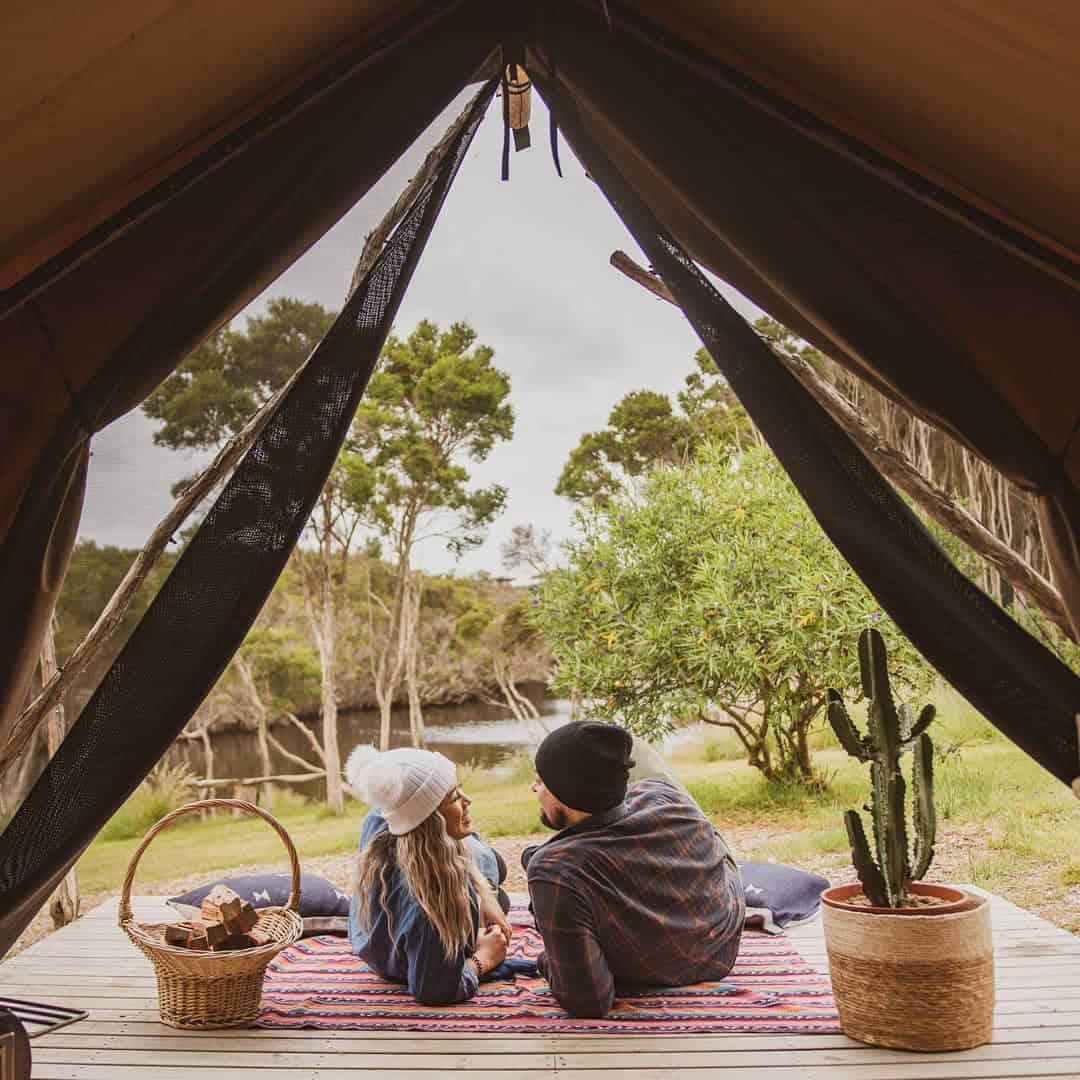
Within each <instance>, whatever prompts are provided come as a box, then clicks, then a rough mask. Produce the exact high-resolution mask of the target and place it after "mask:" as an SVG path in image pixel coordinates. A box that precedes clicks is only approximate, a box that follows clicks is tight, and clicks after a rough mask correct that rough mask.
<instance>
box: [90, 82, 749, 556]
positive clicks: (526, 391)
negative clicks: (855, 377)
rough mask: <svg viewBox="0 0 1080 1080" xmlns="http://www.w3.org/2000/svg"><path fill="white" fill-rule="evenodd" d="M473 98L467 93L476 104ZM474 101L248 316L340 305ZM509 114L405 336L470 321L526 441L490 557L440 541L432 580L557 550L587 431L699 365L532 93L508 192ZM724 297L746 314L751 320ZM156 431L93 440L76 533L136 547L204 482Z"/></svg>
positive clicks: (465, 184)
mask: <svg viewBox="0 0 1080 1080" xmlns="http://www.w3.org/2000/svg"><path fill="white" fill-rule="evenodd" d="M471 92H472V91H470V92H469V93H471ZM467 97H468V94H466V95H463V97H462V98H461V99H460V101H459V102H458V103H455V104H454V105H453V106H451V108H450V109H448V110H447V112H446V114H445V115H444V116H443V117H440V118H439V120H437V121H436V122H435V123H434V124H433V125H432V127H431V129H430V130H429V132H427V133H426V135H425V137H424V138H423V139H421V140H420V141H419V142H418V143H417V144H416V145H415V146H414V147H413V148H412V149H411V150H410V151H409V152H408V153H407V154H406V155H405V156H404V157H402V158H401V159H400V160H399V161H398V162H397V164H396V165H395V166H394V167H393V168H392V169H391V170H390V172H389V173H388V174H387V175H386V176H385V177H384V178H383V180H382V181H381V182H380V183H379V184H378V185H377V186H376V187H375V188H373V189H372V191H370V192H369V193H368V195H367V196H366V197H365V198H364V199H363V200H362V201H361V202H360V203H358V204H357V205H356V206H355V207H354V208H353V209H352V211H350V213H348V214H347V215H346V216H345V217H344V218H343V219H342V220H341V221H340V222H339V223H338V224H337V226H336V227H335V228H334V229H332V230H331V231H330V232H329V233H327V234H326V236H324V237H323V239H322V240H321V241H320V242H319V243H318V244H316V245H315V246H314V247H313V248H311V249H310V250H309V251H308V252H307V253H306V254H305V255H304V256H303V257H302V258H301V259H299V260H298V261H297V262H296V263H295V264H294V265H293V266H292V267H291V268H290V269H289V270H288V271H287V272H286V273H285V274H283V275H282V276H281V277H280V278H279V279H278V280H277V281H276V282H275V283H274V284H273V285H272V286H271V287H270V288H269V289H267V290H266V292H264V293H263V294H262V295H261V296H260V297H259V298H258V299H257V300H255V301H254V302H253V303H252V304H251V306H250V307H249V308H248V309H247V312H245V313H244V314H241V315H240V316H239V317H238V322H239V323H240V324H241V325H242V323H243V320H244V317H245V314H251V313H256V312H258V311H261V310H262V309H263V308H264V307H265V305H266V303H267V301H268V300H269V299H270V298H272V297H275V296H296V297H299V298H301V299H303V300H307V301H318V302H320V303H322V304H324V305H326V306H327V307H330V308H334V309H337V308H339V307H340V306H341V303H342V301H343V298H344V292H345V288H346V286H347V284H348V281H349V278H350V276H351V273H352V269H353V266H354V264H355V262H356V258H357V256H358V254H359V252H360V248H361V247H362V245H363V239H364V236H365V234H366V233H367V232H368V231H369V230H370V229H371V228H372V227H373V226H374V224H375V223H376V222H377V221H378V220H379V219H380V218H381V217H382V215H383V213H384V212H385V210H386V209H387V208H388V207H389V205H390V204H391V203H392V201H393V200H394V199H395V198H396V197H397V195H398V194H399V193H400V191H401V189H402V187H403V186H404V184H405V182H406V181H407V180H408V178H409V177H410V176H411V175H412V174H413V173H414V172H415V170H416V168H417V166H418V164H419V162H420V161H421V160H422V159H423V155H424V154H425V153H426V151H427V149H428V147H429V146H430V145H431V144H432V143H433V142H434V141H435V139H437V138H438V136H439V135H440V134H441V133H442V131H443V130H444V128H445V127H446V125H447V124H448V123H449V122H450V120H451V119H452V118H453V117H454V116H456V115H457V113H458V112H459V111H460V107H461V104H463V103H464V101H465V100H467ZM500 121H501V110H500V106H499V103H498V102H497V101H496V102H495V104H494V105H493V107H492V108H491V109H489V112H488V115H487V117H486V118H485V120H484V122H483V123H482V124H481V126H480V129H479V131H478V132H477V135H476V139H475V140H474V142H473V145H472V149H471V151H470V153H469V155H468V158H467V159H466V161H465V162H464V164H463V166H462V168H461V171H460V173H459V174H458V177H457V180H456V182H455V184H454V186H453V188H452V189H451V191H450V195H449V198H448V199H447V202H446V206H445V208H444V210H443V212H442V215H441V217H440V218H439V220H438V222H437V223H436V225H435V229H434V232H433V233H432V236H431V238H430V240H429V242H428V245H427V249H426V251H425V252H424V254H423V256H422V258H421V260H420V265H419V266H418V267H417V270H416V274H415V276H414V278H413V282H412V285H411V287H410V288H409V291H408V293H407V294H406V296H405V299H404V301H403V303H402V305H401V309H400V311H399V313H398V318H397V322H396V325H395V330H396V331H397V332H398V333H400V334H406V333H408V331H409V330H410V329H411V328H412V327H413V326H414V325H415V324H416V323H417V322H418V321H419V320H420V319H422V318H429V319H434V320H435V321H436V322H437V323H439V324H440V325H443V326H445V325H447V324H449V323H450V322H452V321H453V320H455V319H464V320H466V321H467V322H469V323H471V324H472V325H473V327H475V329H476V331H477V333H478V335H479V340H480V341H481V342H483V343H485V344H488V345H490V346H492V347H493V348H494V350H495V363H496V364H497V365H498V366H499V367H501V368H502V369H503V370H505V371H507V372H509V374H510V377H511V385H512V393H511V400H512V402H513V406H514V411H515V414H516V425H515V432H514V438H513V440H512V441H511V442H509V443H506V444H503V445H500V446H498V447H497V448H496V449H495V450H494V452H493V453H492V454H491V456H490V458H489V459H488V460H487V462H485V463H484V464H483V465H480V466H477V467H475V471H474V476H475V479H476V481H477V482H478V483H483V484H490V483H496V482H497V483H501V484H504V485H506V486H507V487H508V488H509V492H510V498H509V505H508V507H507V510H506V512H505V513H504V514H503V515H502V517H501V518H500V519H498V520H497V521H496V522H495V524H494V526H493V527H492V528H491V530H490V531H489V534H488V538H487V540H486V542H485V543H484V545H483V546H482V547H480V548H478V549H476V550H475V551H472V552H470V553H468V554H467V555H465V556H464V557H463V558H462V559H461V560H460V561H456V562H455V560H454V559H453V557H452V556H451V555H449V554H448V553H447V552H446V550H445V547H444V546H442V545H441V544H438V543H436V542H433V541H432V542H428V543H426V544H425V545H423V548H422V550H420V551H418V553H417V560H416V561H417V565H419V566H422V567H423V568H424V569H427V570H432V571H451V570H454V571H456V572H457V573H461V574H469V573H473V572H475V571H477V570H489V571H491V572H501V567H500V560H499V547H500V545H501V543H502V542H503V541H504V540H505V539H506V538H507V537H508V536H509V533H510V529H511V526H513V525H516V524H523V523H532V524H534V525H536V526H537V527H538V528H546V529H550V530H551V533H552V535H553V536H554V537H555V538H556V539H557V540H558V539H563V538H565V537H566V536H567V535H568V534H569V532H570V528H571V513H572V506H571V504H570V503H569V502H567V500H565V499H561V498H559V497H557V496H556V495H555V494H554V488H555V483H556V481H557V479H558V476H559V472H560V471H561V469H562V466H563V464H564V463H565V461H566V458H567V455H568V454H569V453H570V451H571V450H572V449H573V447H574V446H575V445H576V444H577V442H578V439H579V438H580V437H581V435H582V433H583V432H586V431H594V430H596V429H598V428H601V427H603V426H604V425H605V423H606V420H607V416H608V413H609V412H610V410H611V407H612V406H613V405H614V404H615V402H616V401H618V400H619V398H621V397H622V395H623V394H625V393H626V392H627V391H629V390H634V389H641V388H648V389H653V390H659V391H662V392H665V393H669V394H670V393H674V392H675V391H676V390H677V389H679V388H680V387H681V385H682V380H683V378H684V376H685V375H686V374H688V373H689V372H690V370H691V369H692V366H693V359H692V358H693V354H694V352H695V350H696V349H697V348H698V341H697V338H696V336H695V335H694V333H693V331H692V330H691V328H690V326H689V325H688V324H687V323H686V321H685V319H684V318H683V317H682V315H681V314H680V313H679V312H678V311H676V310H675V309H674V308H672V307H671V306H670V305H668V304H665V303H663V302H662V301H660V300H656V299H654V298H652V297H650V296H649V295H648V294H647V293H646V292H645V291H644V290H643V289H641V287H640V286H638V285H635V284H634V283H632V282H630V281H628V280H627V279H626V278H624V277H623V276H622V275H621V274H619V273H618V272H617V271H615V270H613V269H612V268H611V267H610V266H609V265H608V258H609V256H610V255H611V253H612V251H614V250H615V249H616V248H622V249H623V250H625V251H627V252H629V253H630V254H632V255H633V256H634V257H635V258H636V259H638V261H639V262H644V261H645V260H644V259H643V257H642V256H641V255H640V252H639V251H638V249H637V247H636V245H635V244H634V242H633V240H632V239H631V238H630V235H629V233H628V232H627V230H626V229H625V228H624V226H623V225H622V223H621V222H620V221H619V219H618V218H617V217H616V216H615V213H614V211H612V210H611V208H610V207H609V206H608V204H607V202H606V201H605V199H604V197H603V196H602V195H601V194H600V192H599V190H598V189H597V187H596V186H595V185H594V184H593V183H592V182H591V181H590V180H588V179H587V178H586V177H585V175H584V172H583V170H582V168H581V166H580V165H579V164H578V162H577V161H576V160H575V159H574V157H573V155H572V154H571V153H570V151H569V149H568V148H566V147H565V144H564V147H563V151H562V154H561V158H562V166H563V173H564V178H563V179H561V180H560V179H559V178H558V176H556V174H555V170H554V166H553V164H552V161H551V155H550V152H549V150H548V146H547V113H546V111H545V110H544V108H543V104H542V103H541V102H540V101H539V100H538V99H537V95H536V94H534V95H533V115H532V124H531V128H532V136H533V143H534V145H533V147H532V148H531V149H529V150H526V151H523V152H521V153H518V154H515V155H513V157H512V159H511V163H510V165H511V179H510V182H509V183H503V182H501V181H500V179H499V165H500V153H501V147H502V126H501V122H500ZM728 295H729V296H730V297H731V298H732V299H733V300H734V301H735V302H736V304H737V306H738V307H739V308H740V309H741V310H742V311H743V312H744V313H746V314H751V315H752V314H753V313H754V311H753V308H752V306H751V305H750V304H748V303H747V302H746V301H744V300H742V299H741V298H739V297H738V296H737V294H735V293H733V292H731V291H728ZM152 432H153V426H152V422H151V421H150V420H148V419H147V418H146V417H145V416H144V415H143V414H142V412H141V411H140V410H135V411H134V412H132V413H129V414H128V415H127V416H125V417H123V418H121V419H120V420H118V421H117V422H116V423H114V424H113V425H112V426H110V427H109V428H107V429H106V430H105V431H103V432H102V433H101V434H100V435H98V436H97V438H96V439H95V441H94V445H93V457H92V460H91V467H90V479H89V489H88V492H87V498H86V506H85V509H84V512H83V518H82V527H81V531H80V535H81V537H83V538H89V539H93V540H95V541H97V542H98V543H100V544H119V545H123V546H126V547H140V546H142V544H143V543H144V542H145V540H146V538H147V536H148V534H149V533H150V531H151V529H152V528H153V526H154V525H155V524H156V522H157V521H158V520H159V519H160V518H161V517H162V516H163V515H164V513H165V512H166V511H167V509H168V507H169V505H170V502H171V500H170V496H169V488H170V486H171V484H172V483H173V482H175V481H176V480H178V479H180V478H181V477H183V476H188V475H190V474H191V473H192V472H193V471H195V468H196V465H197V463H198V461H199V460H200V459H199V458H198V457H196V456H194V455H188V454H183V453H177V452H174V451H169V450H164V449H160V448H158V447H155V446H154V444H153V441H152Z"/></svg>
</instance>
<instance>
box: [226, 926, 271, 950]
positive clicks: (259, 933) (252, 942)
mask: <svg viewBox="0 0 1080 1080" xmlns="http://www.w3.org/2000/svg"><path fill="white" fill-rule="evenodd" d="M271 941H273V938H272V937H271V936H270V935H269V934H268V933H267V932H266V931H265V930H248V931H247V933H244V934H230V935H229V936H228V937H227V938H226V939H225V940H224V941H223V942H222V943H221V944H220V945H218V946H217V949H216V950H215V951H218V952H220V951H222V950H224V949H257V948H259V947H260V946H262V945H269V944H270V942H271Z"/></svg>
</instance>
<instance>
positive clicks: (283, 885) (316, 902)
mask: <svg viewBox="0 0 1080 1080" xmlns="http://www.w3.org/2000/svg"><path fill="white" fill-rule="evenodd" d="M291 883H292V878H291V877H290V876H289V875H288V874H245V875H243V876H241V877H226V878H213V879H212V880H210V881H209V882H207V883H206V884H205V885H200V886H199V887H198V888H197V889H190V890H189V891H188V892H186V893H184V894H183V895H182V896H174V897H172V898H171V899H170V900H169V901H168V904H169V906H170V907H172V908H174V909H175V910H176V911H178V912H179V913H180V915H181V917H182V918H185V919H190V918H194V917H195V916H197V915H198V913H199V905H200V904H201V903H202V901H203V897H204V896H206V894H207V893H208V892H209V891H210V890H211V889H212V888H213V887H214V886H215V885H228V886H229V888H230V889H232V890H233V891H234V892H236V893H238V894H239V895H240V896H242V897H243V898H244V899H245V900H247V901H248V903H250V904H251V906H252V907H256V908H264V907H284V906H285V904H286V903H287V902H288V900H289V886H290V884H291ZM300 916H301V918H303V920H304V934H305V936H307V935H310V934H338V933H340V934H347V933H348V932H349V895H348V893H343V892H342V891H341V890H340V889H338V888H336V887H335V886H334V885H333V884H332V883H331V882H329V881H327V880H326V878H322V877H319V876H318V874H301V875H300Z"/></svg>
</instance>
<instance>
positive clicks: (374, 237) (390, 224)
mask: <svg viewBox="0 0 1080 1080" xmlns="http://www.w3.org/2000/svg"><path fill="white" fill-rule="evenodd" d="M486 92H487V91H486V88H481V89H480V90H479V91H478V93H477V94H476V96H475V97H474V98H473V99H472V100H471V101H470V102H469V104H468V105H466V106H465V109H464V111H463V112H462V113H461V115H460V116H459V117H458V118H457V119H456V120H455V121H454V122H453V123H452V124H451V125H450V126H449V127H448V128H447V129H446V131H445V132H444V134H443V137H442V138H441V139H440V140H439V141H438V142H437V143H436V144H435V145H434V146H433V147H432V148H431V150H430V152H429V153H428V155H427V157H426V158H424V161H423V164H422V165H421V166H420V168H419V169H418V170H417V172H416V175H415V176H414V177H413V178H412V179H411V180H410V181H409V182H408V183H407V184H406V185H405V189H404V190H403V191H402V193H401V194H400V195H399V196H398V197H397V200H396V201H395V203H394V205H393V206H391V207H390V209H389V210H388V211H387V212H386V215H385V216H384V217H383V219H382V221H380V222H379V224H378V225H376V226H375V228H374V229H372V231H371V232H369V233H368V234H367V236H366V237H365V238H364V250H363V251H362V252H361V254H360V260H359V261H358V262H357V264H356V269H355V270H354V271H353V276H352V281H351V282H350V283H349V296H352V294H353V293H354V292H355V291H356V287H357V286H358V285H359V284H360V282H361V281H363V280H364V275H365V274H366V273H367V272H368V271H369V270H370V269H371V268H372V267H373V266H374V265H375V260H376V259H377V258H378V257H379V253H380V252H381V251H382V249H383V246H384V245H385V244H386V241H387V240H389V239H390V235H391V233H393V231H394V229H396V228H397V226H398V224H399V223H400V222H401V220H402V218H404V217H405V215H406V214H407V213H408V212H409V209H410V208H411V207H412V204H413V203H414V202H415V201H416V196H417V194H418V193H419V192H420V191H422V190H423V189H424V185H425V184H426V183H427V182H428V180H430V179H431V177H432V176H434V175H435V173H436V171H437V170H438V168H439V166H440V165H441V164H442V160H443V158H444V157H446V154H447V151H448V150H449V149H450V147H451V145H452V144H453V142H454V140H455V139H457V137H458V135H459V134H460V133H461V131H462V130H463V129H464V127H465V125H466V124H467V123H468V118H469V115H470V113H471V112H472V110H473V107H474V106H475V105H476V102H477V101H479V99H480V98H481V97H483V95H484V94H485V93H486Z"/></svg>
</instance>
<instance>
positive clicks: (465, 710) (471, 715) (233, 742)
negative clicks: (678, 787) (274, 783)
mask: <svg viewBox="0 0 1080 1080" xmlns="http://www.w3.org/2000/svg"><path fill="white" fill-rule="evenodd" d="M530 689H532V691H533V692H531V693H529V690H530ZM522 690H523V691H524V692H526V693H529V697H530V698H531V699H532V700H533V702H534V703H535V704H536V707H537V708H538V709H539V710H540V713H541V718H540V719H539V720H534V721H530V722H523V721H520V720H518V719H516V718H515V717H514V716H513V715H512V714H511V713H510V712H509V710H507V709H502V708H498V707H496V706H494V705H485V704H483V703H481V702H473V703H469V704H466V705H454V706H446V707H434V706H433V707H429V708H425V709H424V725H425V729H426V734H427V740H426V743H425V745H426V746H427V748H428V749H429V750H438V751H439V752H440V753H442V754H445V755H446V756H447V757H448V758H450V760H451V761H453V762H455V763H457V764H458V765H468V764H472V765H475V766H478V767H480V768H482V769H485V770H493V771H498V770H499V769H500V768H503V769H505V768H508V767H509V766H510V763H511V761H512V760H513V759H514V758H515V757H516V756H517V755H518V754H521V753H531V752H532V751H533V750H535V749H536V747H537V746H538V745H539V743H540V741H541V739H543V737H544V736H545V735H546V734H547V733H548V732H549V731H551V730H552V729H553V728H556V727H558V726H559V725H561V724H565V723H566V722H567V720H569V719H570V703H569V701H564V700H560V699H556V698H544V697H543V696H542V688H541V687H539V686H538V687H535V688H526V687H523V688H522ZM392 725H393V726H392V743H393V745H394V746H408V745H409V712H408V709H395V710H394V713H393V721H392ZM313 730H315V731H316V733H317V730H318V729H317V726H316V727H315V728H313ZM273 733H274V736H275V737H276V738H277V739H278V740H279V741H280V742H281V743H282V744H283V745H284V746H285V747H286V748H287V749H289V750H291V751H292V752H293V753H295V754H299V755H300V756H301V757H303V758H306V759H307V760H311V745H310V743H308V741H307V740H306V739H305V738H304V736H303V734H302V733H301V732H299V731H297V730H296V728H295V727H293V726H292V725H291V724H283V725H278V726H275V727H274V728H273ZM338 738H339V740H340V742H341V758H342V761H344V760H345V758H346V757H347V756H348V754H349V752H350V751H351V750H352V749H353V747H354V746H357V745H359V744H360V743H372V744H374V745H378V741H379V714H378V712H375V711H372V710H367V709H364V710H353V711H350V712H342V713H341V714H340V715H339V717H338ZM213 746H214V774H215V776H221V777H241V776H257V775H258V774H259V771H260V769H259V760H258V752H257V750H256V747H255V736H254V734H253V733H251V732H247V731H226V732H222V733H220V734H217V735H214V736H213ZM271 755H272V760H273V762H274V769H275V771H276V772H278V773H285V774H288V773H298V772H302V771H303V770H302V769H301V768H300V766H299V765H295V764H292V763H289V762H286V761H285V760H284V759H282V758H281V756H280V755H278V754H277V753H276V752H275V751H273V750H271ZM170 761H172V762H173V763H177V762H181V761H183V762H186V763H187V764H188V765H189V767H190V768H191V771H192V772H193V773H195V774H196V775H198V776H203V775H204V774H205V762H204V759H203V752H202V747H201V745H200V744H199V743H194V742H191V743H178V744H177V745H176V746H175V747H174V748H173V750H172V751H171V752H170ZM286 786H292V787H294V788H295V790H296V791H298V792H300V793H301V794H303V795H306V796H308V797H309V798H314V799H319V798H322V797H323V796H324V793H325V788H324V785H323V783H322V782H321V781H311V782H308V783H301V784H295V785H286ZM220 794H228V792H224V791H223V792H221V793H220Z"/></svg>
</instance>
